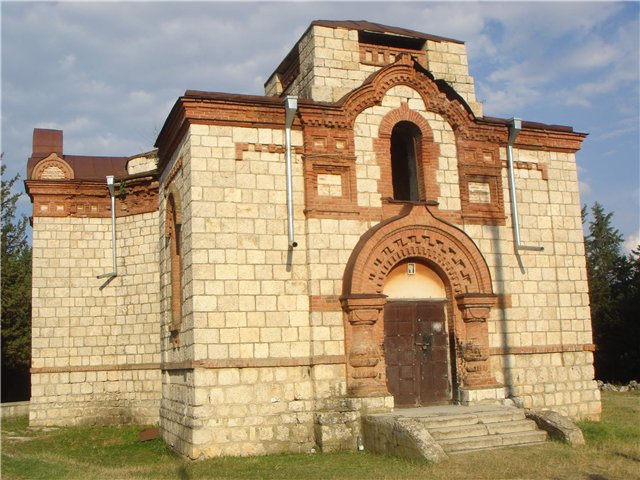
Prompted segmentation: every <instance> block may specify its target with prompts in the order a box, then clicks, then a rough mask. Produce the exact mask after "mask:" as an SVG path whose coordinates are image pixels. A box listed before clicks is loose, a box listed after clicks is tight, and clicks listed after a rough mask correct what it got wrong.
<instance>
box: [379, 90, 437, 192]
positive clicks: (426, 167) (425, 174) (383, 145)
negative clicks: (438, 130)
mask: <svg viewBox="0 0 640 480" xmlns="http://www.w3.org/2000/svg"><path fill="white" fill-rule="evenodd" d="M400 122H410V123H412V124H413V125H415V126H416V127H417V129H418V130H419V131H420V137H421V138H420V141H419V145H416V157H417V158H416V162H417V169H418V175H417V177H418V194H419V200H421V201H426V200H436V199H437V198H438V196H439V195H440V187H439V186H438V182H437V181H436V170H437V168H438V157H439V155H440V147H439V146H438V144H437V143H435V142H434V139H433V131H432V130H431V127H430V126H429V123H428V122H427V120H426V119H425V118H424V117H423V116H422V115H420V114H419V113H418V112H416V111H415V110H411V109H410V108H409V107H408V105H407V104H406V103H403V104H402V105H401V106H400V108H396V109H395V110H392V111H390V112H389V113H387V114H386V115H385V116H384V117H383V119H382V121H381V122H380V126H379V127H378V138H376V139H374V141H373V142H374V143H373V144H374V149H375V152H376V160H377V163H378V165H379V167H380V179H381V180H380V181H379V183H378V191H379V192H380V195H381V196H382V198H393V197H394V193H393V183H392V167H391V155H390V151H391V136H392V133H393V128H394V127H395V126H396V125H397V124H398V123H400Z"/></svg>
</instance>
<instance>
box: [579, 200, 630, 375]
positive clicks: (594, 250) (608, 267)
mask: <svg viewBox="0 0 640 480" xmlns="http://www.w3.org/2000/svg"><path fill="white" fill-rule="evenodd" d="M584 214H585V210H584V209H583V218H584V216H585V215H584ZM591 216H592V219H591V221H590V222H589V234H588V235H587V236H586V237H585V251H586V256H587V275H588V279H589V299H590V304H591V321H592V325H593V340H594V343H595V345H596V353H595V369H596V377H597V378H599V379H601V380H607V381H628V380H631V379H632V378H635V377H637V376H638V375H639V374H640V371H638V370H637V369H638V367H640V364H639V363H638V358H639V355H638V353H637V351H638V348H637V345H638V342H640V338H638V325H639V322H637V321H636V318H637V312H638V308H639V307H640V305H638V292H637V291H638V282H639V281H640V271H639V268H640V263H639V262H640V261H639V260H638V256H637V254H636V255H635V257H634V255H633V254H632V255H630V256H625V255H623V254H622V253H621V249H622V243H623V237H622V235H621V234H620V232H619V231H618V230H617V229H615V228H614V227H613V226H612V225H611V220H612V218H613V213H611V212H610V213H605V211H604V208H603V207H602V205H600V204H599V203H598V202H596V203H595V204H594V205H593V207H592V208H591Z"/></svg>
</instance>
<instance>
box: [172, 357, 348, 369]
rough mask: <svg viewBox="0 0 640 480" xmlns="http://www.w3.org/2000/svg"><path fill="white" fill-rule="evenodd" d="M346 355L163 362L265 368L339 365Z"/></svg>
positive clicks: (180, 365)
mask: <svg viewBox="0 0 640 480" xmlns="http://www.w3.org/2000/svg"><path fill="white" fill-rule="evenodd" d="M346 361H347V360H346V357H345V356H344V355H319V356H316V357H299V358H228V359H221V360H211V359H209V360H195V361H186V362H175V363H163V364H162V366H161V368H162V370H163V371H166V370H193V369H194V368H211V369H218V368H264V367H312V366H314V365H339V364H342V363H346Z"/></svg>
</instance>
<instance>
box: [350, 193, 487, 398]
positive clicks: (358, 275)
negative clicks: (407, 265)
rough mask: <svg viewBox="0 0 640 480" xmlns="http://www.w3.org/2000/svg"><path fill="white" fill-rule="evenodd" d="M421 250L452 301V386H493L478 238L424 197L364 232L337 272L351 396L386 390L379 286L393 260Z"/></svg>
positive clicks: (483, 268)
mask: <svg viewBox="0 0 640 480" xmlns="http://www.w3.org/2000/svg"><path fill="white" fill-rule="evenodd" d="M407 258H419V259H422V260H423V261H425V263H427V264H429V265H430V266H432V268H433V269H434V270H435V271H436V272H437V273H438V274H439V275H440V276H441V278H442V280H443V282H444V283H445V286H446V288H447V292H448V295H449V297H450V298H449V300H450V301H451V310H450V311H451V315H452V317H453V319H452V327H453V332H454V335H455V341H456V346H455V350H456V374H457V375H456V377H457V380H458V382H459V385H458V387H481V386H482V387H488V386H495V383H496V382H495V380H494V379H493V377H492V375H491V373H490V368H489V333H488V328H487V319H488V317H489V314H490V310H491V307H492V306H493V305H494V304H495V300H496V296H495V295H494V294H493V289H492V285H491V275H490V273H489V269H488V267H487V264H486V262H485V260H484V258H483V256H482V254H481V253H480V251H479V250H478V248H477V246H476V245H475V243H474V242H473V240H471V238H469V236H467V235H466V234H465V233H464V232H463V231H462V230H460V229H458V228H457V227H455V226H453V225H451V224H449V223H447V222H444V221H442V220H439V219H438V218H436V217H434V216H433V214H432V213H431V212H430V210H429V206H428V205H427V204H408V205H406V211H405V212H404V213H403V214H401V215H399V216H397V217H393V218H391V219H389V220H387V221H384V222H382V223H380V224H378V225H377V226H375V227H373V228H372V229H371V230H369V231H368V232H366V233H365V234H364V235H363V236H362V237H361V238H360V241H359V242H358V244H357V245H356V248H355V249H354V251H353V253H352V254H351V257H350V259H349V262H348V263H347V267H346V269H345V275H344V278H343V291H342V297H341V302H342V307H343V310H344V312H345V330H346V335H345V338H346V347H347V386H348V390H349V393H350V394H352V395H355V396H374V395H385V394H388V392H387V389H386V378H385V360H384V355H383V353H382V349H381V346H382V344H383V341H384V315H383V311H384V305H385V303H386V296H385V295H384V294H383V293H382V289H383V286H384V281H385V278H386V276H387V274H388V273H389V272H390V271H391V270H392V269H393V267H394V266H396V265H397V264H398V263H399V262H401V261H403V260H405V259H407Z"/></svg>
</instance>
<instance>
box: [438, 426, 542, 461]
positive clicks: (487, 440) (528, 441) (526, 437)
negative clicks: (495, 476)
mask: <svg viewBox="0 0 640 480" xmlns="http://www.w3.org/2000/svg"><path fill="white" fill-rule="evenodd" d="M546 440H547V432H543V431H541V430H532V431H529V432H513V433H503V434H495V435H484V436H481V437H471V438H454V439H450V440H440V441H439V443H440V446H441V447H442V449H443V450H444V451H445V452H446V453H447V454H449V455H451V454H459V453H466V452H471V451H476V450H488V449H494V448H503V447H522V446H530V445H538V444H542V443H544V442H545V441H546Z"/></svg>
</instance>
